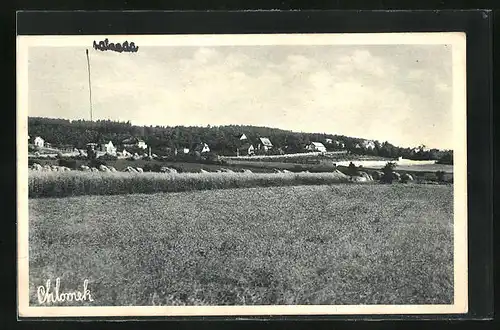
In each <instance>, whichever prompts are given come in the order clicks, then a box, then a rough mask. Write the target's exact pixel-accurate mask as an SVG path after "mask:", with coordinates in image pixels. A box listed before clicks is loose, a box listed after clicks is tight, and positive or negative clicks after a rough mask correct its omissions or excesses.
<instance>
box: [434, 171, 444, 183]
mask: <svg viewBox="0 0 500 330" xmlns="http://www.w3.org/2000/svg"><path fill="white" fill-rule="evenodd" d="M444 174H445V173H444V171H437V172H436V178H437V180H438V182H444Z"/></svg>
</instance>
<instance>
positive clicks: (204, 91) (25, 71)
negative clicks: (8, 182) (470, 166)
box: [17, 32, 468, 316]
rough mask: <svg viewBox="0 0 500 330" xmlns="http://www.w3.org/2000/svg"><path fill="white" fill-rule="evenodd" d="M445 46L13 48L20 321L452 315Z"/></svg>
mask: <svg viewBox="0 0 500 330" xmlns="http://www.w3.org/2000/svg"><path fill="white" fill-rule="evenodd" d="M465 39H466V38H465V34H463V33H455V32H453V33H448V32H446V33H444V32H442V33H386V34H382V33H372V34H259V35H257V34H247V35H236V34H235V35H230V34H226V35H97V36H93V35H85V36H18V39H17V45H18V49H17V83H18V101H17V102H18V108H17V125H18V126H17V128H18V133H17V134H18V135H17V145H18V151H17V153H18V171H19V172H18V173H19V174H18V213H19V220H18V267H19V275H18V276H19V277H18V281H19V288H18V295H19V297H18V298H19V313H20V315H21V316H150V315H165V316H169V315H172V316H175V315H177V316H189V315H209V316H210V315H215V316H217V315H294V314H322V315H323V314H325V315H326V314H402V313H403V314H412V313H413V314H439V313H443V314H444V313H448V314H453V313H465V312H467V308H468V306H467V175H466V90H465V77H466V74H465V49H466V45H465ZM137 307H140V308H137Z"/></svg>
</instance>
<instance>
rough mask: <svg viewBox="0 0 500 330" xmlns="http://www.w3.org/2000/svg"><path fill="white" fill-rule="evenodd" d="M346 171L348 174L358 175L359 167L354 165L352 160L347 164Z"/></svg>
mask: <svg viewBox="0 0 500 330" xmlns="http://www.w3.org/2000/svg"><path fill="white" fill-rule="evenodd" d="M347 173H348V174H349V175H350V176H358V175H359V169H358V168H357V167H356V165H354V163H353V162H350V163H349V166H348V167H347Z"/></svg>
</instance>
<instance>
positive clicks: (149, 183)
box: [28, 171, 349, 197]
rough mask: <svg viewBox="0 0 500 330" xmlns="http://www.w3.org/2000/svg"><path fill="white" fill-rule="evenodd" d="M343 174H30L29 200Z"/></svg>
mask: <svg viewBox="0 0 500 330" xmlns="http://www.w3.org/2000/svg"><path fill="white" fill-rule="evenodd" d="M348 181H349V178H348V177H347V176H346V175H344V174H342V173H341V172H338V171H336V172H325V173H248V174H247V173H236V172H234V173H168V174H167V173H153V172H147V173H123V172H81V171H69V172H39V171H29V175H28V195H29V197H69V196H79V195H120V194H132V193H156V192H180V191H190V190H211V189H228V188H250V187H274V186H291V185H315V184H316V185H317V184H333V183H342V182H348Z"/></svg>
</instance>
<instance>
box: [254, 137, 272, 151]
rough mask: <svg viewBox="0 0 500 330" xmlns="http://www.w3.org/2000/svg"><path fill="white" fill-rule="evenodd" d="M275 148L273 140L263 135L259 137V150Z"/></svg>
mask: <svg viewBox="0 0 500 330" xmlns="http://www.w3.org/2000/svg"><path fill="white" fill-rule="evenodd" d="M272 148H273V144H272V143H271V141H270V140H269V139H268V138H266V137H261V138H259V139H258V142H257V149H258V150H264V151H269V150H271V149H272Z"/></svg>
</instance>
